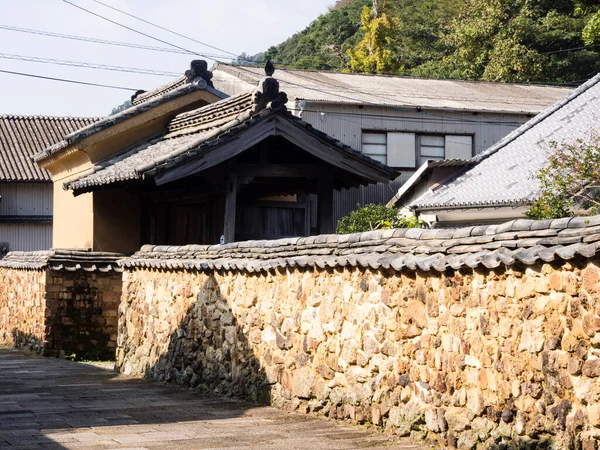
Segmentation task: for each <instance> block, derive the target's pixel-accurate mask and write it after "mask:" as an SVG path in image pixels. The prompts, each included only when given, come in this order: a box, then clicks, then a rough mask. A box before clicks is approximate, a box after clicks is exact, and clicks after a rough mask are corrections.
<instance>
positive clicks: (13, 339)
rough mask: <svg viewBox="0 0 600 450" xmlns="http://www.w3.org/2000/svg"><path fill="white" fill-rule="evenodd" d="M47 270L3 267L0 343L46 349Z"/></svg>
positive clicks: (28, 348)
mask: <svg viewBox="0 0 600 450" xmlns="http://www.w3.org/2000/svg"><path fill="white" fill-rule="evenodd" d="M46 275H47V274H46V271H45V270H20V269H4V268H0V346H8V347H16V348H23V349H27V350H29V351H33V352H35V353H43V350H44V341H45V336H46V331H47V330H46V320H45V317H46V297H45V287H46Z"/></svg>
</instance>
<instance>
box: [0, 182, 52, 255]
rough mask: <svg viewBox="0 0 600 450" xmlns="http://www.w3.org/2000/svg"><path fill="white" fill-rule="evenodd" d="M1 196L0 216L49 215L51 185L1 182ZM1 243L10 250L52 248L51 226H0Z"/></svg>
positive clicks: (15, 224)
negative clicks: (5, 244)
mask: <svg viewBox="0 0 600 450" xmlns="http://www.w3.org/2000/svg"><path fill="white" fill-rule="evenodd" d="M0 196H1V197H2V198H1V199H0V216H13V217H14V216H46V217H47V216H52V210H53V208H52V184H51V183H0ZM0 222H1V220H0ZM4 242H6V243H8V246H9V250H11V251H36V250H47V249H49V248H50V247H51V246H52V225H51V224H34V223H0V243H4Z"/></svg>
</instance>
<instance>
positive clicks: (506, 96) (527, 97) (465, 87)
mask: <svg viewBox="0 0 600 450" xmlns="http://www.w3.org/2000/svg"><path fill="white" fill-rule="evenodd" d="M213 70H222V71H224V72H227V73H230V74H232V75H234V76H236V77H238V78H240V79H241V80H244V81H246V82H248V83H250V84H251V85H256V84H257V83H258V82H259V80H260V79H261V78H262V77H263V76H264V73H263V71H262V68H258V67H239V66H227V65H223V64H219V65H217V66H215V67H214V68H213ZM277 79H278V80H279V82H280V84H281V87H282V88H283V89H285V91H286V92H287V94H288V95H289V96H290V98H293V99H302V100H309V101H313V102H327V103H350V104H373V105H387V106H395V107H409V108H410V107H420V108H430V109H449V110H455V111H478V112H497V113H513V114H516V113H519V114H538V113H539V112H541V111H543V110H544V109H546V108H547V107H548V106H550V105H552V104H553V103H554V102H556V101H558V100H559V99H561V98H563V97H564V96H565V95H567V94H568V93H569V92H571V90H570V89H568V88H562V87H554V86H540V85H537V86H533V85H526V84H508V83H488V82H470V81H456V80H432V79H423V78H411V77H399V76H384V75H359V74H349V73H337V72H318V71H308V70H287V69H278V70H277ZM217 84H218V82H217Z"/></svg>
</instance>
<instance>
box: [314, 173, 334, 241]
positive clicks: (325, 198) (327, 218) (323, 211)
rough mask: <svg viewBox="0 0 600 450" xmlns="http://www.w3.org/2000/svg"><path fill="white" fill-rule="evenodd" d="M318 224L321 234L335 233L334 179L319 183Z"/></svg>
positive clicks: (330, 178) (327, 178)
mask: <svg viewBox="0 0 600 450" xmlns="http://www.w3.org/2000/svg"><path fill="white" fill-rule="evenodd" d="M317 222H318V225H319V234H331V233H334V232H335V226H334V223H333V178H332V177H324V178H321V180H320V181H319V193H318V195H317Z"/></svg>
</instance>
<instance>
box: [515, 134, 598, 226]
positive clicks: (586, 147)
mask: <svg viewBox="0 0 600 450" xmlns="http://www.w3.org/2000/svg"><path fill="white" fill-rule="evenodd" d="M547 153H548V165H547V166H545V167H544V168H543V169H541V170H540V171H539V173H538V174H537V178H538V180H539V181H540V194H539V197H538V199H537V201H536V202H535V203H534V204H533V206H532V207H531V208H530V210H529V211H528V212H527V213H526V215H527V216H528V217H529V218H532V219H554V218H560V217H568V216H574V215H591V214H599V213H600V137H599V135H598V134H595V133H591V134H590V136H589V138H588V137H585V138H580V139H577V140H575V141H574V142H563V143H557V142H551V143H550V144H549V145H548V149H547Z"/></svg>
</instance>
